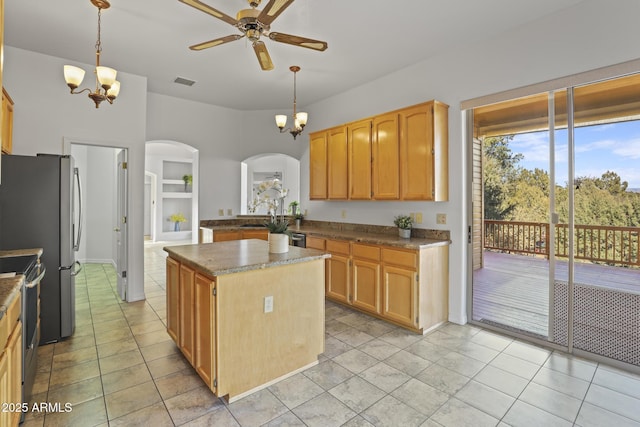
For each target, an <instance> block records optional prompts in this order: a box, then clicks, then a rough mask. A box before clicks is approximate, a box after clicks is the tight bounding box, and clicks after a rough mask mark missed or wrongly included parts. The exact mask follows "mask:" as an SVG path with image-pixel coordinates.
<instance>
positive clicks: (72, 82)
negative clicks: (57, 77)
mask: <svg viewBox="0 0 640 427" xmlns="http://www.w3.org/2000/svg"><path fill="white" fill-rule="evenodd" d="M82 79H84V70H83V69H82V68H78V67H74V66H73V65H65V66H64V80H65V81H66V82H67V85H69V86H70V87H74V88H76V87H78V86H80V84H81V83H82Z"/></svg>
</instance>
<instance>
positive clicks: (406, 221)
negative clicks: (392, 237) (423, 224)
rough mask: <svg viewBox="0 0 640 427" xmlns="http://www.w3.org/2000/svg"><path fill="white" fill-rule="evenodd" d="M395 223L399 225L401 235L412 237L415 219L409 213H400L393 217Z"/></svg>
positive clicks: (406, 237)
mask: <svg viewBox="0 0 640 427" xmlns="http://www.w3.org/2000/svg"><path fill="white" fill-rule="evenodd" d="M393 223H394V224H395V226H396V227H398V234H399V235H400V237H403V238H405V239H408V238H410V237H411V227H412V226H413V219H412V218H411V217H410V216H409V215H398V216H396V217H395V218H394V219H393Z"/></svg>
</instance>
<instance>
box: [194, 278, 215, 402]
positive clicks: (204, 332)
mask: <svg viewBox="0 0 640 427" xmlns="http://www.w3.org/2000/svg"><path fill="white" fill-rule="evenodd" d="M215 285H216V284H215V281H214V280H213V279H210V278H208V277H206V276H203V275H201V274H196V278H195V298H194V301H195V302H194V320H195V354H194V367H195V368H196V371H197V372H198V375H200V377H201V378H202V379H203V380H204V382H205V384H207V387H209V388H210V389H211V391H213V392H214V393H215V391H216V390H215V387H214V386H213V379H214V378H215V376H214V372H215V330H216V328H215V321H216V304H215V303H216V301H215V299H216V297H215V296H214V295H213V292H214V289H215Z"/></svg>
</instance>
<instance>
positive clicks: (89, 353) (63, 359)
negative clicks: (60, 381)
mask: <svg viewBox="0 0 640 427" xmlns="http://www.w3.org/2000/svg"><path fill="white" fill-rule="evenodd" d="M97 358H98V353H97V351H96V348H95V347H85V348H80V349H78V350H73V351H68V352H66V353H60V354H56V355H54V356H53V365H52V369H53V370H58V369H62V368H68V367H69V366H74V365H77V364H79V363H83V362H88V361H90V360H95V359H97Z"/></svg>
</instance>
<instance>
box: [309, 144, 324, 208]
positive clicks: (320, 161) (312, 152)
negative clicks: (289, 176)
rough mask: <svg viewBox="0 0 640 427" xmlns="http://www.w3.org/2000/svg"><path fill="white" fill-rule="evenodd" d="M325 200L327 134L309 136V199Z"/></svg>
mask: <svg viewBox="0 0 640 427" xmlns="http://www.w3.org/2000/svg"><path fill="white" fill-rule="evenodd" d="M326 198H327V133H326V132H324V131H322V132H316V133H312V134H310V135H309V199H311V200H323V199H326Z"/></svg>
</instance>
